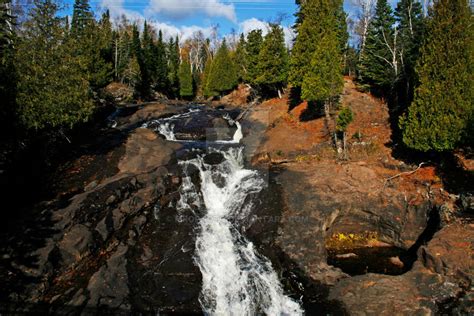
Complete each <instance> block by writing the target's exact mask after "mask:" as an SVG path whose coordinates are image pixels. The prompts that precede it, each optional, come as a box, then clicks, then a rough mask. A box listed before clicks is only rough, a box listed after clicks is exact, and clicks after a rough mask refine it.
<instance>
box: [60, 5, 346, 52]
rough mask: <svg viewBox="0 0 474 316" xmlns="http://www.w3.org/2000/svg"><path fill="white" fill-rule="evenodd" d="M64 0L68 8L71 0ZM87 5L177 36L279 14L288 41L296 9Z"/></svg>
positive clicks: (246, 25) (240, 27) (251, 24)
mask: <svg viewBox="0 0 474 316" xmlns="http://www.w3.org/2000/svg"><path fill="white" fill-rule="evenodd" d="M67 2H68V3H69V10H71V8H72V3H74V1H73V0H67ZM350 3H351V0H346V1H345V7H346V11H349V12H351V11H352V9H351V5H350ZM90 5H91V7H92V8H93V9H94V10H95V11H96V12H101V11H103V10H104V9H106V8H108V9H109V10H110V12H111V15H112V17H119V16H121V15H126V16H127V17H128V18H129V19H131V20H140V21H143V20H144V19H146V20H148V21H150V22H151V23H153V24H154V25H155V27H156V28H158V29H162V30H163V32H164V34H165V36H174V35H180V37H181V39H186V38H187V37H189V36H190V35H191V34H192V33H193V32H195V31H198V30H201V31H202V32H203V33H204V34H205V35H207V36H208V35H209V34H210V33H211V28H212V26H213V25H219V33H220V35H221V36H224V35H226V34H229V33H231V31H232V30H235V31H236V32H238V33H241V32H244V33H248V32H249V31H251V30H252V29H256V28H260V29H263V30H264V32H265V29H266V25H267V24H266V23H267V22H269V21H276V20H277V19H278V18H279V17H283V19H282V22H281V23H282V26H283V27H284V30H285V36H286V39H287V42H288V43H289V42H290V41H291V39H292V36H293V35H292V32H291V25H292V24H293V22H294V16H293V14H294V13H295V11H296V5H295V1H294V0H91V1H90Z"/></svg>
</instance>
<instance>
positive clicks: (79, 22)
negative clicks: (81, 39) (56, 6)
mask: <svg viewBox="0 0 474 316" xmlns="http://www.w3.org/2000/svg"><path fill="white" fill-rule="evenodd" d="M93 18H94V16H93V14H92V11H91V7H90V6H89V0H75V1H74V9H73V12H72V22H71V32H72V33H73V34H81V33H82V32H83V31H84V29H86V28H87V26H88V25H89V24H90V23H91V22H92V21H93Z"/></svg>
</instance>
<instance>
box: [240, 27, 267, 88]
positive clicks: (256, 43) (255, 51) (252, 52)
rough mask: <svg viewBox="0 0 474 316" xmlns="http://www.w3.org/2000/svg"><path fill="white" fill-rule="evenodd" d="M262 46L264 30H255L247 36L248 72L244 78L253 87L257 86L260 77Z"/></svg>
mask: <svg viewBox="0 0 474 316" xmlns="http://www.w3.org/2000/svg"><path fill="white" fill-rule="evenodd" d="M262 44H263V37H262V30H253V31H251V32H250V33H249V34H248V35H247V45H245V51H246V53H247V55H246V56H247V59H246V60H245V68H246V69H247V71H246V75H245V76H244V81H245V82H247V83H249V84H251V85H253V84H256V79H257V76H258V70H257V65H258V59H259V58H258V56H259V54H260V49H261V48H262Z"/></svg>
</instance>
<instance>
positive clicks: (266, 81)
mask: <svg viewBox="0 0 474 316" xmlns="http://www.w3.org/2000/svg"><path fill="white" fill-rule="evenodd" d="M287 77H288V53H287V50H286V47H285V35H284V33H283V29H282V28H281V27H280V26H279V25H277V24H271V25H270V31H269V32H268V34H267V35H266V36H265V40H264V41H263V44H262V47H261V49H260V53H259V55H258V64H257V78H255V82H256V83H257V84H258V85H260V86H261V87H263V88H264V90H269V92H276V91H279V90H280V89H281V88H283V87H284V86H285V84H286V81H287Z"/></svg>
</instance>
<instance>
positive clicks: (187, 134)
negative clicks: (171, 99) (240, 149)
mask: <svg viewBox="0 0 474 316" xmlns="http://www.w3.org/2000/svg"><path fill="white" fill-rule="evenodd" d="M225 114H226V112H224V111H201V112H199V113H196V114H194V115H193V116H192V117H190V118H188V119H179V120H176V121H171V122H170V124H172V125H174V128H173V130H174V134H175V136H176V139H180V140H194V141H196V140H198V141H206V140H207V141H215V140H232V137H233V135H234V133H235V130H236V127H235V126H231V125H229V122H228V121H227V120H225V119H224V118H223V116H224V115H225ZM237 114H238V113H237V112H236V113H234V114H233V116H234V118H235V117H236V116H237Z"/></svg>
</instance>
